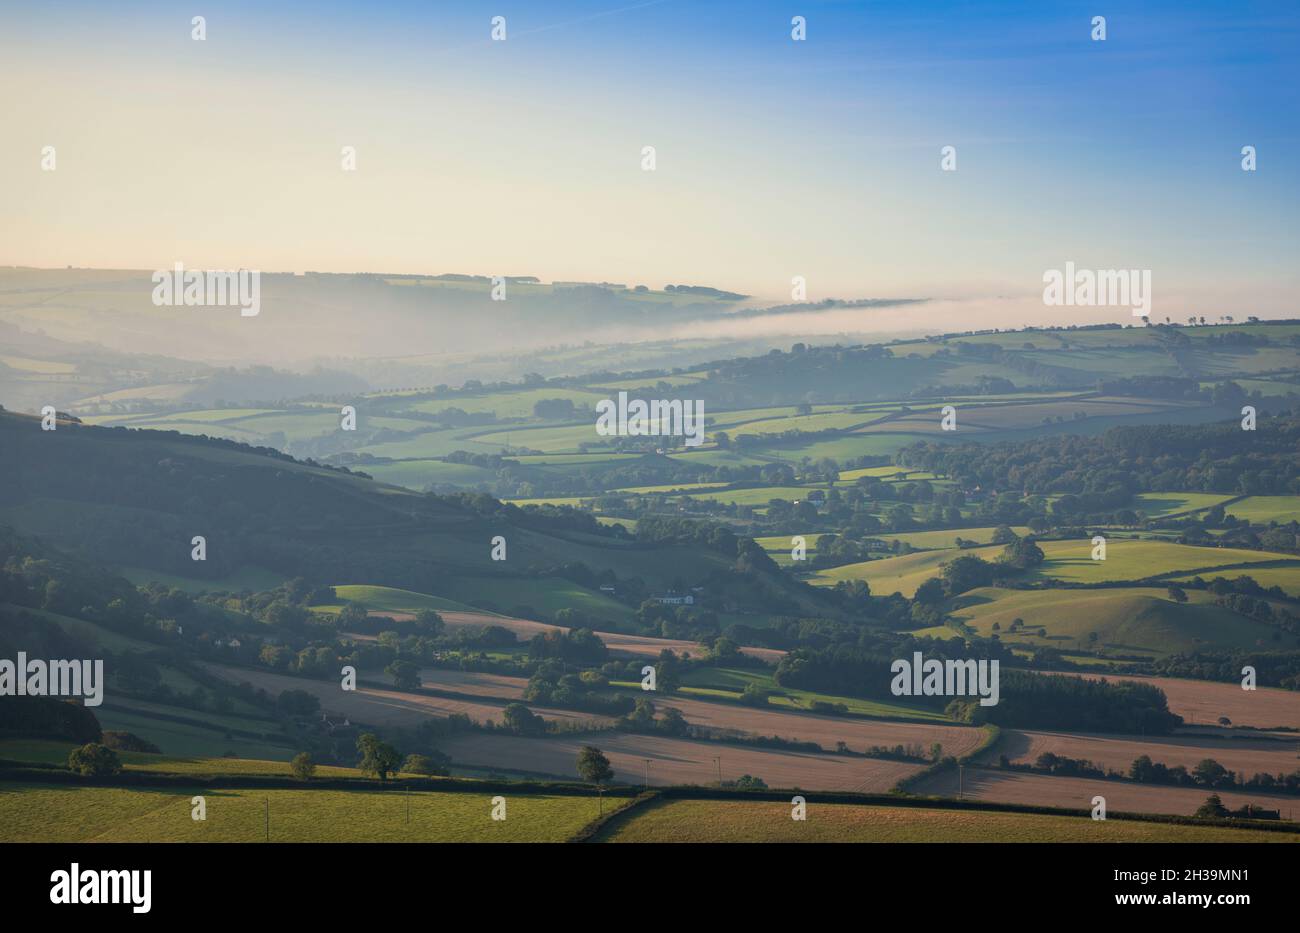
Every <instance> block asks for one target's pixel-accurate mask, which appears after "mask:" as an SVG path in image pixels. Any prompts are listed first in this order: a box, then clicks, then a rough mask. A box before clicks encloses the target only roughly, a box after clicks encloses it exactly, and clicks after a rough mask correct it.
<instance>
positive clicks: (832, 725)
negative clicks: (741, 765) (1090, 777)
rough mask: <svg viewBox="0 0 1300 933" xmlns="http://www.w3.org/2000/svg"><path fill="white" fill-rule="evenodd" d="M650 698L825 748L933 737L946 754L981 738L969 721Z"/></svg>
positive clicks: (713, 720) (720, 724) (711, 722)
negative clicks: (911, 719)
mask: <svg viewBox="0 0 1300 933" xmlns="http://www.w3.org/2000/svg"><path fill="white" fill-rule="evenodd" d="M652 699H653V702H654V704H655V706H656V707H657V708H659V709H660V710H662V709H663V708H664V707H668V706H673V707H676V708H677V709H678V710H680V711H681V713H682V715H683V716H685V717H686V721H687V722H688V723H690V724H691V725H693V726H707V727H708V728H711V729H736V730H739V731H741V732H747V733H749V734H750V735H762V736H768V735H776V736H780V737H781V738H783V739H792V740H793V739H798V740H799V741H802V742H816V743H817V744H818V745H820V746H821V747H822V748H824V749H826V750H827V751H834V750H835V744H836V743H837V742H840V741H843V742H847V743H848V746H849V750H850V751H854V752H863V751H865V750H866V749H867V748H868V747H869V746H872V745H883V746H887V747H889V748H893V747H894V746H895V745H909V744H917V745H920V746H921V747H922V748H923V749H924V750H925V753H926V754H929V751H930V746H931V745H933V744H934V743H935V742H938V743H940V744H942V745H943V753H944V754H945V755H956V756H961V755H964V754H966V753H967V752H970V751H971V750H973V749H974V748H975V747H976V746H977V745H979V743H980V742H981V741H982V740H983V738H984V731H983V730H982V729H979V728H976V727H974V726H956V725H954V726H936V725H928V724H922V723H914V722H886V721H884V720H879V719H857V718H854V717H849V716H821V715H817V714H815V713H792V712H780V711H777V710H766V709H755V708H753V707H749V706H740V705H738V704H734V703H710V702H709V701H707V700H695V699H688V698H686V697H678V696H673V697H663V698H662V699H661V698H659V697H653V698H652Z"/></svg>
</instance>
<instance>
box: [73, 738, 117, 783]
mask: <svg viewBox="0 0 1300 933" xmlns="http://www.w3.org/2000/svg"><path fill="white" fill-rule="evenodd" d="M68 769H69V770H71V771H73V772H74V773H76V774H80V775H81V776H82V777H106V776H108V775H110V774H117V773H118V772H120V771H121V770H122V762H121V759H119V758H118V757H117V752H115V751H113V750H112V749H111V748H109V747H108V746H107V745H101V744H99V743H98V742H88V743H87V744H85V745H83V746H81V747H80V748H74V749H73V750H72V752H71V754H69V755H68Z"/></svg>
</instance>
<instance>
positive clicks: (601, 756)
mask: <svg viewBox="0 0 1300 933" xmlns="http://www.w3.org/2000/svg"><path fill="white" fill-rule="evenodd" d="M578 776H579V777H581V778H582V779H583V780H584V781H586V782H587V783H589V784H595V785H597V786H599V785H601V784H605V783H607V782H609V781H612V780H613V779H614V769H613V768H611V767H610V766H609V759H608V758H606V757H605V753H604V752H602V751H601V750H600V749H598V748H597V747H596V746H594V745H584V746H583V747H582V751H580V752H578Z"/></svg>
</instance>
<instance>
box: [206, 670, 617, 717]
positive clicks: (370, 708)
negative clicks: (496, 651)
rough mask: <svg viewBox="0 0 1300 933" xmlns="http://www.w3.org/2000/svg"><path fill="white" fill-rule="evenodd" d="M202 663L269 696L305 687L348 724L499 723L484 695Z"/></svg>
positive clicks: (550, 712)
mask: <svg viewBox="0 0 1300 933" xmlns="http://www.w3.org/2000/svg"><path fill="white" fill-rule="evenodd" d="M204 666H205V667H206V668H207V669H208V670H210V671H212V673H214V674H216V675H218V676H220V677H224V678H226V679H227V680H230V681H233V682H235V683H240V682H242V681H248V682H249V683H251V684H252V685H253V686H254V687H258V688H260V689H262V690H265V691H266V692H267V693H269V694H271V695H272V696H278V695H279V694H280V693H281V692H283V691H285V690H305V691H307V692H308V693H310V694H312V695H313V696H316V697H318V698H319V699H320V702H321V708H322V709H324V710H327V711H329V712H334V713H342V714H343V715H345V716H347V717H348V718H349V719H351V720H353V721H354V722H360V723H366V724H368V725H374V726H399V727H410V726H415V725H418V724H419V723H420V722H421V721H422V720H424V719H428V718H429V717H430V716H449V715H451V714H452V713H464V714H465V715H467V716H469V718H470V719H473V720H476V721H478V722H486V721H487V720H492V721H493V722H500V721H501V718H502V710H503V709H504V708H505V706H506V702H505V701H504V700H502V701H496V702H494V701H493V700H491V699H488V698H485V699H484V701H483V702H482V703H475V702H470V701H466V700H448V699H444V698H442V697H433V696H426V695H424V694H420V693H403V692H401V691H398V690H376V689H374V688H371V687H358V688H357V689H356V691H354V692H345V691H343V690H340V689H339V685H338V682H337V681H324V680H308V679H307V678H305V677H290V676H289V675H287V674H272V673H270V672H264V671H250V670H245V669H243V668H235V667H223V666H222V665H219V664H206V665H204ZM529 709H531V710H532V711H533V712H534V713H537V714H538V715H539V716H542V717H544V718H546V719H551V720H556V721H561V722H572V723H592V724H594V725H608V724H610V723H611V722H612V721H613V720H611V719H610V718H609V717H606V716H597V715H595V714H593V713H575V712H571V711H568V710H555V709H544V708H541V707H531V706H530V707H529Z"/></svg>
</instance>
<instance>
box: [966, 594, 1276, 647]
mask: <svg viewBox="0 0 1300 933" xmlns="http://www.w3.org/2000/svg"><path fill="white" fill-rule="evenodd" d="M1187 596H1188V602H1187V603H1185V604H1179V603H1176V602H1174V601H1173V600H1171V599H1170V598H1169V597H1168V593H1167V591H1166V590H1165V589H1161V588H1155V587H1123V588H1117V589H1098V590H1071V591H1068V592H1067V591H1063V590H1056V589H1051V590H1007V589H1000V588H998V587H982V588H980V589H975V590H971V591H970V592H969V593H964V594H962V595H961V596H959V597H957V598H956V599H955V600H953V606H954V608H952V609H951V610H950V615H951V616H952V617H953V618H954V619H955V620H957V621H959V622H962V623H964V624H966V625H969V626H970V627H971V628H973V629H974V630H975V631H976V632H978V633H979V634H980V635H982V636H984V637H988V636H990V635H993V634H997V635H998V636H999V637H1000V638H1001V639H1002V641H1004V642H1006V643H1008V644H1024V645H1029V646H1032V647H1052V648H1057V649H1060V650H1068V649H1084V650H1087V649H1102V650H1112V651H1115V652H1118V653H1127V654H1132V653H1143V654H1148V653H1149V654H1152V655H1162V654H1171V653H1174V652H1178V651H1194V650H1197V649H1204V648H1206V647H1208V646H1214V647H1224V648H1240V649H1250V648H1254V647H1257V646H1260V645H1264V646H1272V647H1282V646H1283V645H1290V644H1293V643H1294V642H1295V641H1296V639H1295V637H1294V636H1289V635H1285V634H1283V636H1282V637H1283V639H1284V641H1282V642H1274V641H1273V635H1274V634H1275V633H1277V632H1278V631H1279V630H1278V629H1277V627H1276V626H1272V625H1266V624H1264V623H1262V622H1256V621H1254V620H1253V619H1249V618H1246V617H1245V616H1241V615H1238V614H1237V613H1235V612H1231V611H1230V610H1228V609H1224V608H1221V607H1219V606H1216V605H1214V602H1213V596H1212V595H1211V594H1209V593H1204V592H1199V591H1195V590H1192V591H1188V594H1187ZM1017 618H1018V619H1022V620H1023V622H1024V624H1025V626H1026V627H1028V628H1031V629H1034V630H1035V631H1034V632H1032V633H1030V632H1022V633H1020V634H1015V633H1011V632H1010V631H1009V629H1010V626H1011V622H1012V620H1013V619H1017ZM995 624H996V625H998V626H999V627H1000V628H999V630H998V631H996V632H995V631H994V629H993V626H994V625H995ZM1039 627H1041V628H1042V629H1044V630H1045V632H1046V634H1045V635H1039V634H1038V632H1037V629H1038V628H1039ZM1094 634H1095V636H1096V641H1095V642H1093V640H1092V638H1091V636H1093V635H1094Z"/></svg>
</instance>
